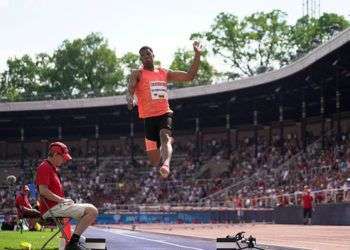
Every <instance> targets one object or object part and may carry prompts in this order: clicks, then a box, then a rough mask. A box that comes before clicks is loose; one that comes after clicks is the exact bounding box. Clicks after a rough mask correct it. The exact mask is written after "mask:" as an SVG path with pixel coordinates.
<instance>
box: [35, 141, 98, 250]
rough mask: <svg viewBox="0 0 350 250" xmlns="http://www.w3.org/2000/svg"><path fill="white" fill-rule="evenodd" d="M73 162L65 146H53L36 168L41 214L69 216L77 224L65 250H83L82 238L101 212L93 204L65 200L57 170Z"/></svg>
mask: <svg viewBox="0 0 350 250" xmlns="http://www.w3.org/2000/svg"><path fill="white" fill-rule="evenodd" d="M71 159H72V157H71V156H70V155H69V151H68V148H67V146H66V145H65V144H63V143H61V142H54V143H51V144H50V146H49V153H48V157H47V159H46V160H44V161H43V162H42V163H41V164H40V165H39V167H38V168H37V172H36V185H37V186H38V190H39V193H40V213H41V214H42V216H43V218H48V217H51V216H54V217H67V218H74V219H76V220H77V221H78V224H77V226H76V227H75V230H74V234H73V235H72V237H71V239H70V241H69V242H68V244H67V245H66V248H65V249H66V250H72V249H73V250H75V249H78V250H80V249H85V248H83V247H82V246H80V245H79V239H80V236H81V234H82V233H83V232H84V231H85V230H86V229H87V228H88V227H89V226H90V225H91V224H92V223H93V222H94V221H95V219H96V216H97V214H98V211H97V209H96V207H95V206H94V205H92V204H85V203H84V204H76V203H74V202H73V201H72V200H71V199H66V198H64V191H63V186H62V183H61V179H60V175H59V172H58V169H59V168H60V167H61V166H62V165H63V164H64V163H66V162H67V161H69V160H71ZM49 210H50V211H49Z"/></svg>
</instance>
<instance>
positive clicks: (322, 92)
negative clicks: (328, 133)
mask: <svg viewBox="0 0 350 250" xmlns="http://www.w3.org/2000/svg"><path fill="white" fill-rule="evenodd" d="M324 90H325V84H324V82H323V81H322V84H321V95H320V113H321V140H322V150H324V147H325V141H324V139H325V138H324V136H325V112H324V109H325V105H324V100H325V98H324V92H325V91H324Z"/></svg>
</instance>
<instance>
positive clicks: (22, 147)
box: [20, 127, 25, 171]
mask: <svg viewBox="0 0 350 250" xmlns="http://www.w3.org/2000/svg"><path fill="white" fill-rule="evenodd" d="M20 164H21V169H22V171H24V170H25V169H24V128H23V127H22V128H21V163H20Z"/></svg>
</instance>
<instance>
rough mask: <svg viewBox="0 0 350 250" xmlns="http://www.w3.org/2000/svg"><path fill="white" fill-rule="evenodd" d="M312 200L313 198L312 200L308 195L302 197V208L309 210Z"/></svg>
mask: <svg viewBox="0 0 350 250" xmlns="http://www.w3.org/2000/svg"><path fill="white" fill-rule="evenodd" d="M313 200H314V198H312V196H311V195H310V194H308V193H306V194H304V195H303V206H304V208H306V209H310V208H312V201H313Z"/></svg>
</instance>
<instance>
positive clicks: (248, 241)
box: [226, 232, 264, 250]
mask: <svg viewBox="0 0 350 250" xmlns="http://www.w3.org/2000/svg"><path fill="white" fill-rule="evenodd" d="M244 233H245V232H239V233H237V234H236V235H235V236H232V235H227V236H226V238H227V239H231V240H232V242H234V243H236V245H237V246H238V248H234V249H236V250H238V249H258V250H264V249H263V248H260V247H256V246H255V245H256V239H255V238H254V237H253V236H251V235H250V236H249V238H245V237H244ZM241 244H245V246H242V245H241Z"/></svg>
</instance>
